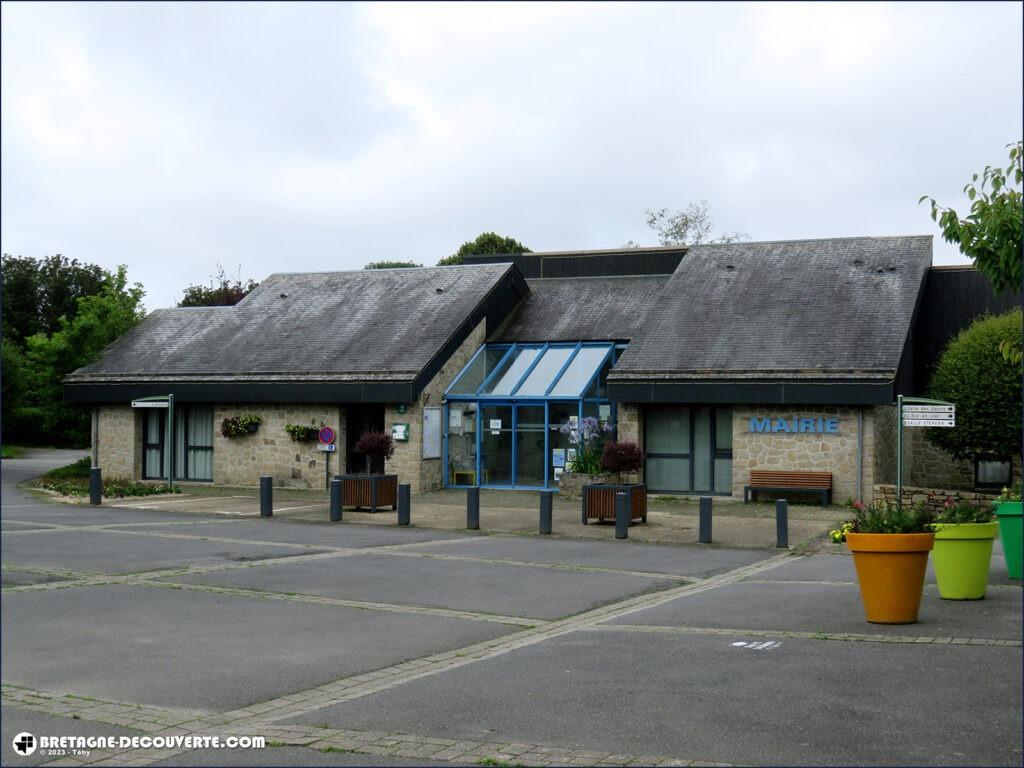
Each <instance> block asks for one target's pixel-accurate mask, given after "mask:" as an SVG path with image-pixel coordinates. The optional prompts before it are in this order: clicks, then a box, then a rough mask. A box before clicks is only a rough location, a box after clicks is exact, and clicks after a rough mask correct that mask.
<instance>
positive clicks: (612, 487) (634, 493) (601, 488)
mask: <svg viewBox="0 0 1024 768" xmlns="http://www.w3.org/2000/svg"><path fill="white" fill-rule="evenodd" d="M622 492H626V493H628V494H629V495H630V501H631V505H630V506H631V507H632V510H633V513H632V515H630V518H629V523H630V525H632V524H633V523H640V522H642V523H646V522H647V486H646V485H643V484H637V485H616V484H614V483H595V484H593V485H584V486H583V524H584V525H586V524H587V523H588V522H590V521H591V520H599V521H601V522H607V523H614V522H615V494H616V493H622Z"/></svg>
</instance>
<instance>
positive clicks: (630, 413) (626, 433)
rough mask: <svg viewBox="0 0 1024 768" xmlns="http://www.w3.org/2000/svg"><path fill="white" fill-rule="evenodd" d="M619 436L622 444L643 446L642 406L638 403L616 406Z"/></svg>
mask: <svg viewBox="0 0 1024 768" xmlns="http://www.w3.org/2000/svg"><path fill="white" fill-rule="evenodd" d="M616 411H617V413H616V419H617V420H618V424H617V430H616V431H617V436H618V439H619V441H620V442H626V441H629V442H633V443H636V444H637V445H639V446H641V447H642V446H643V444H644V440H643V434H642V432H643V427H642V422H641V420H640V406H639V405H637V404H636V403H618V405H617V406H616Z"/></svg>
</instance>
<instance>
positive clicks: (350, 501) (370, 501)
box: [337, 475, 398, 512]
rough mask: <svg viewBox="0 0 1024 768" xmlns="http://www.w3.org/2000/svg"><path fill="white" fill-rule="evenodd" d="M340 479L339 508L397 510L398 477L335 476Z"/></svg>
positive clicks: (372, 510)
mask: <svg viewBox="0 0 1024 768" xmlns="http://www.w3.org/2000/svg"><path fill="white" fill-rule="evenodd" d="M337 477H338V478H340V479H341V481H342V483H341V506H342V507H355V508H356V509H368V510H370V511H371V512H376V511H377V508H378V507H391V509H392V510H395V509H398V475H337Z"/></svg>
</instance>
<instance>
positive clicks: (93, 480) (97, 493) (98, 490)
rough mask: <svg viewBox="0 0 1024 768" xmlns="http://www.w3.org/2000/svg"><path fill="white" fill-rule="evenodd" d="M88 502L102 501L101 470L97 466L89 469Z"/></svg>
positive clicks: (98, 502)
mask: <svg viewBox="0 0 1024 768" xmlns="http://www.w3.org/2000/svg"><path fill="white" fill-rule="evenodd" d="M89 503H90V504H102V503H103V472H102V470H100V468H99V467H92V468H90V469H89Z"/></svg>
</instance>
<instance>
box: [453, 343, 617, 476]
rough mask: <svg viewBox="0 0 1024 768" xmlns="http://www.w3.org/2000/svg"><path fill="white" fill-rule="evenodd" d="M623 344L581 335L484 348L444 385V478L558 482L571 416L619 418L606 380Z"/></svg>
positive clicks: (580, 418)
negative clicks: (577, 338)
mask: <svg viewBox="0 0 1024 768" xmlns="http://www.w3.org/2000/svg"><path fill="white" fill-rule="evenodd" d="M623 348H624V347H623V346H622V345H618V346H617V345H616V344H615V343H614V342H600V341H581V342H559V343H556V342H551V343H545V344H541V343H536V344H485V345H484V346H482V347H481V348H480V349H478V350H477V352H476V354H474V355H473V357H472V358H471V359H470V361H469V362H468V363H467V364H466V366H465V367H464V368H463V369H462V371H460V372H459V375H458V376H456V377H455V380H454V381H453V382H452V384H451V386H449V387H448V389H447V390H446V391H445V409H444V420H445V430H444V457H445V458H444V460H445V467H446V469H445V485H446V486H448V487H470V486H483V487H501V488H509V487H513V488H534V489H537V488H541V489H546V488H550V487H552V485H556V484H557V477H556V476H557V475H558V474H559V472H558V471H556V470H560V467H558V466H557V465H558V464H562V463H563V462H564V458H565V455H566V454H565V447H564V445H563V443H564V442H565V441H564V436H563V435H562V434H561V433H560V432H559V429H560V428H561V427H562V425H563V424H564V422H565V421H566V420H570V419H573V418H575V419H578V420H582V419H583V418H584V417H585V416H587V415H594V416H596V417H597V418H599V419H600V420H602V421H608V422H611V423H613V424H614V421H615V409H614V404H612V403H610V402H609V401H608V399H607V386H606V383H605V380H606V379H607V377H608V372H609V371H610V370H611V368H612V367H613V366H614V364H615V360H616V355H617V351H618V350H621V349H623ZM553 404H557V406H558V407H554V406H553ZM541 409H543V414H544V416H543V429H541V428H540V422H539V421H538V417H539V415H540V410H541ZM541 477H543V483H541V484H538V483H539V478H541Z"/></svg>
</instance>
